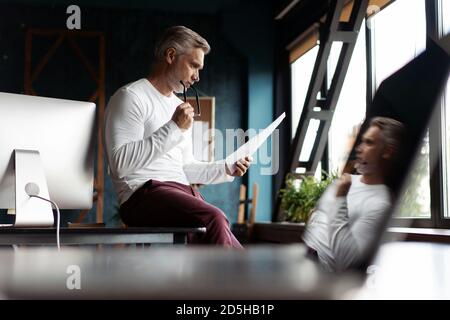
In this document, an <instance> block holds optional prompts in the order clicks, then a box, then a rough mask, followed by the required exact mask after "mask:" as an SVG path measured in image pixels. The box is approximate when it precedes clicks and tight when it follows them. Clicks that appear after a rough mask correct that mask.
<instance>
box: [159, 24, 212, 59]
mask: <svg viewBox="0 0 450 320" xmlns="http://www.w3.org/2000/svg"><path fill="white" fill-rule="evenodd" d="M169 48H175V50H176V52H177V54H183V53H186V52H187V51H189V50H191V49H196V48H199V49H202V50H203V52H204V53H205V55H206V54H208V53H209V51H211V47H210V46H209V44H208V42H207V41H206V40H205V39H204V38H203V37H201V36H200V35H199V34H198V33H197V32H195V31H192V30H191V29H189V28H186V27H184V26H174V27H170V28H168V29H166V30H165V31H164V32H163V33H162V34H161V36H160V38H159V39H158V41H157V42H156V45H155V58H156V60H157V61H162V60H164V58H165V53H166V50H167V49H169Z"/></svg>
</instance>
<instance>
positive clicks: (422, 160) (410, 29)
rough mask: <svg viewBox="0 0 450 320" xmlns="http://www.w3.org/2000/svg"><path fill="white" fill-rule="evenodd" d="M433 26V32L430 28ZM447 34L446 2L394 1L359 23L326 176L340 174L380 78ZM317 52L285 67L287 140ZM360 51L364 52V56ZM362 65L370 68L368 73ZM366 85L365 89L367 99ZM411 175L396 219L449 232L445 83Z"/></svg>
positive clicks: (448, 96)
mask: <svg viewBox="0 0 450 320" xmlns="http://www.w3.org/2000/svg"><path fill="white" fill-rule="evenodd" d="M430 19H431V20H430ZM434 26H437V27H438V28H439V30H435V29H433V28H434ZM364 31H365V32H364ZM449 32H450V0H395V1H392V2H391V3H390V4H388V5H387V6H385V7H384V8H383V9H382V10H381V11H379V12H377V13H376V14H375V15H373V16H371V17H370V18H368V19H367V21H365V22H364V23H363V25H362V27H361V31H360V33H359V37H358V40H357V43H356V46H355V50H354V52H353V55H352V60H351V62H350V65H349V69H348V72H347V75H346V78H345V81H344V85H343V87H342V90H341V93H340V96H339V100H338V103H337V106H336V110H335V112H334V115H333V120H332V124H331V128H330V131H329V134H328V168H329V171H333V172H336V171H339V172H340V171H341V170H342V167H343V164H344V163H345V160H346V156H347V154H348V149H349V148H350V147H351V146H352V145H353V143H352V137H353V136H354V135H355V134H356V132H357V130H358V128H359V124H360V123H361V121H362V120H363V119H364V116H365V112H366V105H367V104H366V100H367V96H368V95H369V98H370V94H372V97H373V95H374V94H375V92H376V90H377V88H378V87H379V86H380V84H381V82H382V81H383V80H384V79H386V78H387V77H389V76H390V75H392V74H393V73H394V72H396V71H397V70H398V69H400V68H401V67H403V66H404V65H405V64H407V63H408V62H409V61H411V60H412V59H414V58H415V57H417V56H418V55H420V54H421V53H422V52H423V51H424V50H425V49H426V45H427V35H432V36H436V35H437V33H438V35H439V36H441V37H442V36H445V35H447V34H448V33H449ZM365 35H369V37H367V38H366V37H365ZM340 46H341V45H340V44H333V47H332V50H331V53H330V57H329V59H328V65H327V75H328V83H327V84H328V87H329V86H330V81H331V77H332V76H333V73H334V70H335V68H336V62H337V59H338V54H339V52H340ZM369 48H370V52H369V50H368V49H369ZM317 52H318V46H316V47H314V49H312V50H310V51H308V52H307V53H306V54H304V55H303V56H301V57H300V58H299V59H298V60H297V61H296V62H295V63H293V64H292V66H291V68H292V69H291V71H292V80H293V82H292V88H293V90H292V92H293V96H292V103H293V105H292V111H293V119H292V121H293V126H292V128H293V132H292V136H293V135H294V134H295V130H296V129H297V125H298V121H299V118H300V115H301V112H302V108H303V103H304V99H305V96H306V91H307V89H308V85H309V81H310V79H311V72H312V68H313V66H314V62H315V58H316V56H317ZM366 52H369V53H370V55H368V56H367V57H366ZM366 65H368V66H370V69H369V70H368V72H367V70H366ZM369 77H370V78H369ZM367 83H369V84H371V88H370V87H369V89H370V92H368V95H367V94H366V88H367ZM294 88H295V90H294ZM437 137H438V138H437ZM306 143H307V142H305V144H306ZM430 151H431V152H432V157H431V159H432V160H431V161H430ZM302 152H303V150H302ZM435 154H438V157H437V158H438V159H440V160H442V161H441V162H442V165H441V164H439V165H440V166H439V167H437V166H435V164H436V163H439V161H437V162H436V161H433V159H434V158H435ZM430 164H431V166H430ZM411 172H412V174H410V176H409V177H408V179H409V181H407V182H406V185H407V188H406V189H405V190H404V193H403V196H402V199H401V201H400V206H399V210H397V213H396V215H397V217H398V218H401V219H402V220H404V221H408V222H418V224H417V226H432V227H449V226H450V186H449V183H450V81H449V82H448V83H447V87H446V90H445V93H444V96H443V97H442V101H441V110H440V119H439V121H435V122H433V125H432V126H430V129H429V132H428V133H427V134H426V136H425V137H424V139H423V142H422V146H421V148H419V154H418V157H417V159H416V160H415V162H414V165H413V168H412V170H411Z"/></svg>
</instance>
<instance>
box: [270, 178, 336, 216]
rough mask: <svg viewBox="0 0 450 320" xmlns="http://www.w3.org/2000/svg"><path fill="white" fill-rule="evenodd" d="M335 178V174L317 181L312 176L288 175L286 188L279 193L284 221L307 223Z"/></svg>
mask: <svg viewBox="0 0 450 320" xmlns="http://www.w3.org/2000/svg"><path fill="white" fill-rule="evenodd" d="M336 177H337V175H336V174H332V175H328V174H324V179H323V180H321V181H317V179H316V178H315V177H314V176H302V177H296V176H294V175H292V174H288V175H287V176H286V188H285V189H281V190H280V193H279V196H280V197H281V207H282V209H283V211H284V215H285V216H284V218H285V220H287V221H292V222H307V221H308V219H309V217H310V216H311V213H312V211H313V210H314V207H315V205H316V203H317V201H318V200H319V198H320V197H321V195H322V193H323V192H324V191H325V189H326V188H327V187H328V185H330V183H331V182H333V180H334V179H335V178H336Z"/></svg>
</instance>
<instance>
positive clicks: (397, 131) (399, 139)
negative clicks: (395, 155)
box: [369, 117, 406, 151]
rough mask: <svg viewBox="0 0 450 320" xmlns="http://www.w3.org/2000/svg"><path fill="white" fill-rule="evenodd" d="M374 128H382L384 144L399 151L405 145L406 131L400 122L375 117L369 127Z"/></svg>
mask: <svg viewBox="0 0 450 320" xmlns="http://www.w3.org/2000/svg"><path fill="white" fill-rule="evenodd" d="M372 126H375V127H378V128H380V130H381V138H382V139H383V142H384V143H385V144H386V145H390V146H392V147H394V148H395V149H396V150H397V151H399V150H400V149H401V146H402V145H403V144H404V143H405V138H406V129H405V126H404V125H403V123H401V122H400V121H397V120H394V119H392V118H387V117H375V118H373V119H372V120H371V121H370V124H369V127H372Z"/></svg>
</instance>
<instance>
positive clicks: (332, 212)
mask: <svg viewBox="0 0 450 320" xmlns="http://www.w3.org/2000/svg"><path fill="white" fill-rule="evenodd" d="M404 134H405V133H404V127H403V125H402V124H401V123H400V122H398V121H396V120H393V119H390V118H383V117H377V118H374V119H372V121H371V122H370V125H369V127H368V129H367V131H366V132H365V133H364V134H363V136H362V140H361V143H360V144H359V145H358V147H357V149H356V153H357V164H356V169H357V171H358V172H359V173H360V174H361V175H348V174H344V175H343V176H342V177H341V179H339V180H338V181H337V182H336V183H333V184H332V185H331V186H330V187H329V188H328V189H327V190H326V191H325V193H324V194H323V195H322V197H321V198H320V199H319V201H318V203H317V206H316V209H315V212H314V213H313V215H312V216H311V218H310V220H309V222H308V225H307V228H306V230H305V233H304V235H303V240H304V242H305V244H306V245H307V246H308V247H309V249H310V252H312V253H313V254H316V255H317V258H318V260H319V261H320V262H321V264H322V265H323V266H324V267H325V269H327V270H330V271H331V270H336V271H341V270H345V269H347V268H350V267H358V266H359V265H360V264H361V263H363V262H364V259H365V258H366V255H367V254H368V253H369V251H370V250H372V245H374V244H375V242H376V241H377V234H378V233H379V232H380V230H381V228H383V226H384V223H385V222H386V218H387V214H388V213H389V211H390V208H391V198H390V192H389V189H388V187H387V186H386V180H387V178H388V177H389V174H390V172H391V170H392V168H393V165H394V163H395V162H396V159H397V156H398V152H399V148H400V146H401V143H402V141H403V136H404Z"/></svg>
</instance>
